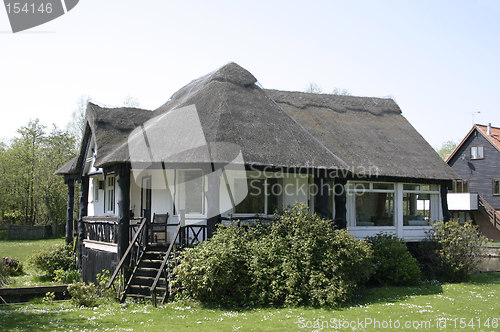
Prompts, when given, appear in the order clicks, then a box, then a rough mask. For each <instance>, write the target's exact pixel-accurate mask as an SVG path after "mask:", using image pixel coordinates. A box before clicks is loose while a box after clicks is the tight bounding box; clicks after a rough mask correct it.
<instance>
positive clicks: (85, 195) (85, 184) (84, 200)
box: [78, 176, 89, 268]
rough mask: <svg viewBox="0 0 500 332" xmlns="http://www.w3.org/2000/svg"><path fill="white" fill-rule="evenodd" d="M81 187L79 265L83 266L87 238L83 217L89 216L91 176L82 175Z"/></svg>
mask: <svg viewBox="0 0 500 332" xmlns="http://www.w3.org/2000/svg"><path fill="white" fill-rule="evenodd" d="M80 182H81V188H80V212H79V214H78V266H79V267H80V268H81V267H82V250H83V239H84V238H85V229H84V227H83V217H86V216H87V207H88V202H89V178H88V176H82V179H81V181H80Z"/></svg>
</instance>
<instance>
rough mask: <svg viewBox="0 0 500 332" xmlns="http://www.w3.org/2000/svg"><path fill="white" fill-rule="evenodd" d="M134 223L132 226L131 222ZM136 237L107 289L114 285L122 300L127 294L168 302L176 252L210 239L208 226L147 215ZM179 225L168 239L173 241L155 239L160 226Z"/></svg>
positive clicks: (140, 224) (135, 232) (138, 297)
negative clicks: (149, 219) (148, 218)
mask: <svg viewBox="0 0 500 332" xmlns="http://www.w3.org/2000/svg"><path fill="white" fill-rule="evenodd" d="M131 226H132V225H131ZM133 227H134V229H133V232H132V233H131V234H133V236H131V238H132V240H131V241H130V244H129V246H128V248H127V250H126V251H125V253H124V254H123V256H122V258H121V259H120V262H119V263H118V266H117V267H116V269H115V271H114V272H113V274H112V275H111V279H110V281H109V283H108V285H107V288H111V287H113V288H114V289H115V291H116V293H117V294H118V298H119V300H120V302H123V301H125V299H126V298H127V297H129V298H135V299H142V300H151V301H152V302H153V304H154V305H155V306H156V304H157V302H158V301H161V302H162V303H163V302H165V301H166V300H167V299H168V297H169V296H170V295H171V289H170V288H171V287H170V275H171V273H172V270H173V268H174V266H175V264H176V263H177V258H176V253H177V251H178V250H182V249H183V248H184V247H186V246H191V245H194V244H195V243H198V242H202V241H204V240H206V234H207V227H206V225H185V226H182V224H181V223H179V224H169V223H167V222H165V223H154V224H153V225H151V224H148V222H147V221H146V219H145V218H141V220H140V223H138V224H134V225H133ZM167 227H172V228H175V231H174V232H173V234H174V235H173V237H172V238H169V237H168V236H166V237H165V239H168V240H170V241H171V242H170V243H166V242H163V243H158V242H155V241H154V238H155V237H154V236H153V235H154V231H155V230H157V229H158V228H161V229H164V230H165V231H164V232H165V234H168V233H167Z"/></svg>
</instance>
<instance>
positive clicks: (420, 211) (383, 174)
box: [57, 63, 457, 299]
mask: <svg viewBox="0 0 500 332" xmlns="http://www.w3.org/2000/svg"><path fill="white" fill-rule="evenodd" d="M86 119H87V120H86V121H87V125H86V130H85V134H84V137H83V141H82V145H81V150H80V154H79V155H78V156H77V157H76V158H74V159H73V160H71V161H69V162H68V163H67V164H66V165H64V166H63V167H62V168H61V169H60V170H58V172H57V174H59V175H63V176H64V177H65V181H66V183H67V184H68V222H67V238H68V241H71V237H72V234H73V228H72V227H73V226H72V225H73V220H72V218H73V211H72V207H73V200H74V197H73V186H74V183H75V181H78V182H81V184H82V185H81V193H80V211H79V220H78V234H79V240H80V242H79V243H80V258H79V259H80V264H81V267H82V271H83V276H84V279H85V280H92V279H93V278H95V274H96V273H97V272H99V271H100V270H101V269H109V270H115V271H118V270H119V269H120V268H121V266H122V265H123V264H129V266H130V269H131V271H132V272H130V276H128V279H127V280H129V281H128V283H127V285H128V286H127V287H128V289H127V287H126V289H125V291H124V293H123V294H124V295H123V296H129V295H132V296H146V295H147V294H150V295H148V296H153V297H154V296H156V295H155V294H156V293H155V290H157V289H161V290H164V289H165V287H166V286H163V288H162V287H159V288H157V287H158V286H157V284H158V283H161V280H166V278H165V274H162V273H164V272H163V271H164V267H165V266H166V265H165V264H166V260H168V256H169V254H170V251H169V250H171V249H172V248H173V245H174V244H176V243H177V244H178V243H192V242H193V241H197V240H200V241H202V240H204V239H205V238H206V237H209V236H210V235H211V234H212V232H213V231H214V230H215V226H216V224H217V223H220V222H228V221H230V220H241V221H242V222H243V221H248V220H249V219H250V220H251V219H255V218H256V216H257V215H258V216H260V217H264V218H265V217H269V216H271V215H272V214H273V213H274V212H275V211H279V210H282V209H284V208H286V207H287V206H290V205H293V204H294V203H296V202H298V203H304V204H307V205H308V206H309V207H310V209H311V210H312V211H315V212H316V213H318V214H320V215H322V216H323V217H325V218H329V219H331V220H332V225H333V226H334V227H337V228H347V229H348V230H349V231H350V232H351V233H353V234H354V235H355V236H356V237H358V238H363V237H366V236H370V235H375V234H377V233H379V232H387V233H391V234H394V235H396V236H398V237H400V238H402V239H404V240H406V241H418V240H421V239H423V238H424V237H425V236H426V232H427V231H429V229H430V227H431V224H432V223H433V222H434V221H436V220H443V219H445V220H446V219H447V217H448V208H447V200H446V195H447V190H448V188H451V185H452V181H453V180H455V179H456V178H457V175H456V174H455V173H454V172H453V170H452V169H451V168H450V167H449V166H448V165H446V164H445V163H444V162H443V161H442V160H441V158H440V157H439V156H438V154H437V153H436V152H435V151H434V149H433V148H432V147H431V146H430V145H429V144H428V143H427V142H426V141H425V139H424V138H423V137H422V136H421V135H420V134H419V133H418V132H417V131H416V130H415V129H414V128H413V127H412V125H411V124H410V123H409V122H408V121H407V120H406V119H405V118H404V117H403V115H402V114H401V110H400V108H399V106H398V105H397V104H396V103H395V102H394V101H393V100H392V99H386V98H369V97H352V96H340V95H328V94H313V93H303V92H290V91H278V90H268V89H264V88H262V87H261V86H260V84H259V83H258V82H257V80H256V79H255V77H254V76H253V75H252V74H251V73H249V72H248V71H247V70H245V69H244V68H242V67H240V66H239V65H237V64H235V63H230V64H228V65H225V66H223V67H222V68H220V69H218V70H216V71H214V72H212V73H210V74H208V75H205V76H203V77H201V78H198V79H195V80H193V81H192V82H191V83H189V84H187V85H186V86H185V87H183V88H181V89H180V90H179V91H177V92H176V93H175V94H174V95H172V97H171V98H170V99H169V100H168V101H167V102H166V103H165V104H164V105H162V106H160V107H159V108H158V109H156V110H153V111H150V110H143V109H137V108H105V107H101V106H98V105H95V104H93V103H89V104H88V107H87V115H86ZM141 232H142V233H141ZM139 233H140V234H142V235H138V234H139ZM138 239H140V240H138ZM162 245H163V247H162ZM152 248H153V249H154V250H153V249H152ZM162 248H163V249H162ZM133 255H136V258H134V257H133ZM154 255H157V256H154ZM144 257H148V259H144ZM152 257H153V258H154V257H156V258H155V259H153V258H152ZM145 260H148V262H149V264H150V265H146V263H144V264H143V263H142V262H143V261H145ZM155 261H156V262H157V264H158V265H154V262H155ZM134 264H135V265H134ZM141 264H142V265H141ZM161 264H163V265H161ZM117 266H118V267H117ZM148 269H149V270H154V272H155V273H156V274H154V275H152V276H148V275H147V270H148ZM141 273H144V274H141ZM155 276H156V277H155ZM162 276H163V277H162ZM141 278H142V279H143V281H144V280H146V279H148V278H150V279H148V280H149V281H147V282H146V281H144V283H141V282H139V281H140V280H139V279H141ZM162 278H163V279H162ZM148 282H149V283H148ZM144 285H146V286H144ZM133 287H136V288H137V292H136V293H134V292H133V290H132V288H133ZM144 289H146V290H145V291H144ZM141 291H142V293H141ZM158 293H161V292H158ZM165 293H166V291H164V293H163V294H164V295H163V299H164V298H165ZM134 294H135V295H134Z"/></svg>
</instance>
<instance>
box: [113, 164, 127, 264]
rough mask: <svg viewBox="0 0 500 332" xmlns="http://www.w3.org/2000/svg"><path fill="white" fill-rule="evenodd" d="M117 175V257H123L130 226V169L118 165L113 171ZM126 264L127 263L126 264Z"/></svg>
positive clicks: (123, 165)
mask: <svg viewBox="0 0 500 332" xmlns="http://www.w3.org/2000/svg"><path fill="white" fill-rule="evenodd" d="M115 172H116V174H117V175H118V188H119V189H120V190H119V191H118V197H117V199H116V202H117V203H118V255H119V257H118V258H119V259H121V258H122V257H123V255H124V254H125V251H127V248H128V245H129V226H130V167H129V165H126V164H120V165H118V166H117V167H116V169H115ZM126 263H127V262H126Z"/></svg>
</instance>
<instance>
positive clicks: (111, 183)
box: [98, 174, 116, 214]
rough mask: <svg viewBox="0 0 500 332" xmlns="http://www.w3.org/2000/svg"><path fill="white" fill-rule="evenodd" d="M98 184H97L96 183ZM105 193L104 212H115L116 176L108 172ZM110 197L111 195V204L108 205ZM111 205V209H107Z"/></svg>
mask: <svg viewBox="0 0 500 332" xmlns="http://www.w3.org/2000/svg"><path fill="white" fill-rule="evenodd" d="M98 186H99V185H98ZM105 187H106V194H105V198H104V205H105V206H104V208H105V211H106V213H112V214H114V213H115V205H116V177H115V175H114V174H108V175H107V176H106V186H105ZM110 197H112V202H111V203H112V204H111V206H110ZM110 207H111V209H109V208H110Z"/></svg>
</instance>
